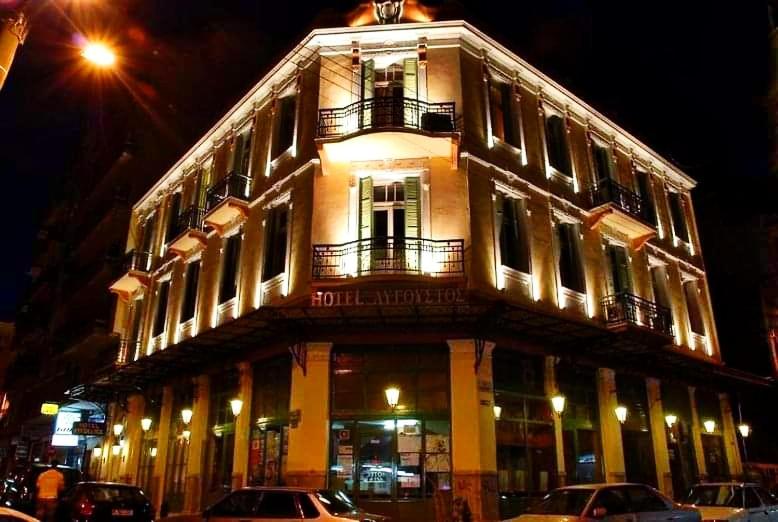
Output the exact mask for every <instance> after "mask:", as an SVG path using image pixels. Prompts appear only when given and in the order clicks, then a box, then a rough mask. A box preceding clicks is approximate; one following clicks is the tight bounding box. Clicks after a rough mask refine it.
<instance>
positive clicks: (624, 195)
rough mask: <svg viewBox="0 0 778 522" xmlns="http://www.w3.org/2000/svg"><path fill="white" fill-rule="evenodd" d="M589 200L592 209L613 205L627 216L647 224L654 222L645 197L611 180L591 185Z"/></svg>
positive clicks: (607, 179)
mask: <svg viewBox="0 0 778 522" xmlns="http://www.w3.org/2000/svg"><path fill="white" fill-rule="evenodd" d="M589 198H590V200H591V206H592V208H594V207H599V206H600V205H605V204H607V203H613V204H615V205H616V206H617V207H619V208H620V209H621V210H623V211H624V212H626V213H627V214H629V215H631V216H633V217H635V218H637V219H639V220H641V221H643V222H645V223H651V222H652V221H651V216H650V215H649V212H648V208H647V205H646V201H645V200H644V199H643V197H642V196H641V195H640V194H638V193H636V192H634V191H632V190H630V189H628V188H627V187H625V186H624V185H620V184H618V183H616V182H615V181H613V180H612V179H610V178H606V179H601V180H600V181H598V182H597V183H595V184H593V185H591V186H590V187H589Z"/></svg>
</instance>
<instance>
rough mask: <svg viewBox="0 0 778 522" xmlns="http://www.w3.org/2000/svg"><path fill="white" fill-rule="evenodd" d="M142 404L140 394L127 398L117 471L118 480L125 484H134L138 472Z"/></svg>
mask: <svg viewBox="0 0 778 522" xmlns="http://www.w3.org/2000/svg"><path fill="white" fill-rule="evenodd" d="M144 406H145V401H144V399H143V396H142V395H133V396H132V397H130V398H129V399H128V400H127V416H126V419H127V420H126V422H125V423H124V447H123V448H122V463H121V467H120V471H119V481H120V482H124V483H125V484H134V483H135V478H136V474H137V473H138V465H139V464H140V453H141V449H142V448H141V446H142V444H141V442H142V440H143V430H142V429H141V427H140V420H141V419H142V418H143V409H144Z"/></svg>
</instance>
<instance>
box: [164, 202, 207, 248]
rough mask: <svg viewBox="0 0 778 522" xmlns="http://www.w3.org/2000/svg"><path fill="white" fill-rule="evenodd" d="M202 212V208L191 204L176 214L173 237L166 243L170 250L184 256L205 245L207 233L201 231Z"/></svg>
mask: <svg viewBox="0 0 778 522" xmlns="http://www.w3.org/2000/svg"><path fill="white" fill-rule="evenodd" d="M204 214H205V212H204V210H203V209H202V208H200V207H198V206H197V205H192V206H190V207H187V208H185V209H184V210H183V211H182V212H181V214H179V215H178V219H177V220H176V224H175V228H174V233H173V237H174V239H173V241H171V242H170V243H169V244H168V250H169V251H170V252H173V254H175V255H177V256H180V257H186V256H188V255H189V254H190V253H191V252H193V251H194V250H195V249H197V248H200V247H203V246H205V242H206V239H207V235H206V234H205V232H203V216H204Z"/></svg>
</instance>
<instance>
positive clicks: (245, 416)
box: [232, 362, 254, 489]
mask: <svg viewBox="0 0 778 522" xmlns="http://www.w3.org/2000/svg"><path fill="white" fill-rule="evenodd" d="M253 388H254V371H253V368H252V366H251V363H247V362H242V363H240V364H238V398H239V399H240V400H242V401H243V408H242V409H241V412H240V415H238V416H237V417H236V419H235V450H234V453H233V461H232V462H233V464H232V488H233V489H238V488H242V487H243V486H245V485H246V477H247V476H248V466H249V435H250V432H251V399H252V392H253Z"/></svg>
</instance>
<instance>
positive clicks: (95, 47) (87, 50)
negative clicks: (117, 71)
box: [81, 41, 116, 69]
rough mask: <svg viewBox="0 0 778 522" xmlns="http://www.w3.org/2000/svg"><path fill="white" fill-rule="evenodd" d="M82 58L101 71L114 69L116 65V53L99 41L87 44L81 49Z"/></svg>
mask: <svg viewBox="0 0 778 522" xmlns="http://www.w3.org/2000/svg"><path fill="white" fill-rule="evenodd" d="M81 56H83V57H84V59H85V60H86V61H88V62H89V63H91V64H92V65H95V66H97V67H99V68H101V69H108V68H110V67H113V66H114V64H115V63H116V53H114V51H113V49H111V48H110V47H109V46H108V45H107V44H105V43H103V42H98V41H92V42H87V43H86V44H85V45H84V47H83V48H82V49H81Z"/></svg>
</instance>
